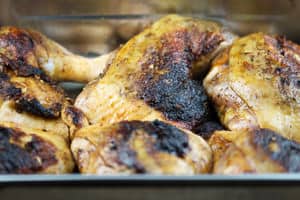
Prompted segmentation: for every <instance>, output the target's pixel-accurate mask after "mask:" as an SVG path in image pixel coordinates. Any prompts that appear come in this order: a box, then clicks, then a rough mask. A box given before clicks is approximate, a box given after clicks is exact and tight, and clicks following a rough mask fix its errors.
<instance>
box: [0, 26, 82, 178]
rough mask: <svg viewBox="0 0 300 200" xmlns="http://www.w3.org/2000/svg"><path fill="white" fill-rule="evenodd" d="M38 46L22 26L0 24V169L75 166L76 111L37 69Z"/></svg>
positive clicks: (61, 169) (59, 169) (64, 169)
mask: <svg viewBox="0 0 300 200" xmlns="http://www.w3.org/2000/svg"><path fill="white" fill-rule="evenodd" d="M38 48H40V47H39V44H37V43H36V42H34V41H33V40H32V39H31V38H30V37H29V36H28V35H27V33H26V32H24V31H23V30H20V29H16V28H0V126H1V131H0V137H1V138H2V139H1V140H2V141H1V147H0V154H1V156H0V159H1V163H0V173H66V172H72V170H73V167H74V163H73V159H72V155H71V152H70V149H69V144H70V143H69V142H70V138H69V134H70V131H72V130H74V129H75V128H78V127H79V126H80V124H74V123H73V121H74V120H73V118H72V116H76V115H75V114H76V113H79V111H77V109H76V108H74V107H72V106H71V105H70V102H69V100H68V99H67V98H66V97H65V94H64V92H63V90H62V89H60V88H59V87H58V86H57V85H56V83H55V82H54V81H53V80H52V79H51V77H50V76H48V75H47V73H45V72H44V71H43V69H41V68H39V65H38V63H37V60H39V59H40V57H36V55H34V53H33V52H34V51H33V50H34V49H38ZM77 116H80V114H79V115H77ZM81 122H83V120H81ZM69 125H70V127H69ZM47 149H48V150H49V151H47Z"/></svg>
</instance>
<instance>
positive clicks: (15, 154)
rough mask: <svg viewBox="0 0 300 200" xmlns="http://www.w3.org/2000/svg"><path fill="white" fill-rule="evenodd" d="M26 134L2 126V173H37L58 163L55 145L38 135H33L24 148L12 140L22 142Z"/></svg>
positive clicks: (0, 145)
mask: <svg viewBox="0 0 300 200" xmlns="http://www.w3.org/2000/svg"><path fill="white" fill-rule="evenodd" d="M24 136H25V133H23V132H20V131H17V130H14V129H10V128H5V127H0V174H6V173H36V172H39V171H41V170H43V169H45V168H47V167H48V166H51V165H54V164H56V163H57V160H56V158H55V147H54V146H53V145H52V144H50V143H47V142H45V141H43V139H42V138H40V137H38V136H35V135H32V140H31V141H30V142H28V143H27V144H25V146H24V148H22V147H21V146H18V145H17V144H14V143H12V142H11V141H14V142H16V143H18V142H21V138H22V137H24ZM37 157H39V160H40V161H38V159H37Z"/></svg>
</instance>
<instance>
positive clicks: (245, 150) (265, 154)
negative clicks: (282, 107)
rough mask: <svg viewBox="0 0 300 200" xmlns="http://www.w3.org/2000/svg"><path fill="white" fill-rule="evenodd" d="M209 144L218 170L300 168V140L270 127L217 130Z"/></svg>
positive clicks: (216, 170)
mask: <svg viewBox="0 0 300 200" xmlns="http://www.w3.org/2000/svg"><path fill="white" fill-rule="evenodd" d="M209 144H210V146H211V148H212V151H213V153H214V167H213V173H216V174H241V173H277V172H299V171H300V144H299V143H297V142H294V141H292V140H288V139H286V138H284V137H283V136H281V135H279V134H278V133H276V132H274V131H271V130H269V129H256V130H243V131H216V132H215V133H214V134H213V135H212V137H211V138H210V140H209Z"/></svg>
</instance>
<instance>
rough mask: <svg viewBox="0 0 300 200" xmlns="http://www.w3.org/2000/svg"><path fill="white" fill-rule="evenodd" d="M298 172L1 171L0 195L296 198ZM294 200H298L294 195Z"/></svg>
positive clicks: (28, 196)
mask: <svg viewBox="0 0 300 200" xmlns="http://www.w3.org/2000/svg"><path fill="white" fill-rule="evenodd" d="M299 186H300V174H265V175H250V174H248V175H238V176H220V175H197V176H153V175H130V176H94V175H77V174H74V175H1V176H0V196H1V199H21V198H22V199H32V200H35V199H41V198H43V199H44V200H48V199H71V198H72V199H73V200H77V199H78V200H82V199H86V200H87V199H100V198H101V199H102V198H103V199H124V198H125V199H132V200H135V199H136V200H140V199H164V200H169V199H172V200H177V199H178V200H179V199H180V200H181V199H198V200H199V199H232V200H234V199H239V200H240V199H241V198H243V199H254V198H255V199H265V198H266V197H272V199H273V200H277V199H278V200H279V199H289V198H296V197H297V196H299V195H300V190H299ZM296 199H297V198H296Z"/></svg>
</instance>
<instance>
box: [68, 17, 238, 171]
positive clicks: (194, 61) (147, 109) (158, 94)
mask: <svg viewBox="0 0 300 200" xmlns="http://www.w3.org/2000/svg"><path fill="white" fill-rule="evenodd" d="M233 39H234V35H233V34H231V33H229V32H227V31H225V30H224V29H223V28H222V27H220V26H219V25H218V24H216V23H213V22H207V21H201V20H197V19H191V18H184V17H180V16H176V15H170V16H167V17H164V18H162V19H160V20H159V21H157V22H155V23H154V24H153V25H152V26H150V27H149V28H147V29H146V30H144V31H143V32H142V33H140V34H138V35H137V36H135V37H134V38H132V39H131V40H130V41H129V42H127V43H126V44H125V45H124V46H122V47H121V48H120V49H119V50H118V52H116V54H115V57H114V58H113V59H112V60H111V62H110V65H109V66H108V69H107V71H106V73H105V74H104V76H101V77H100V78H99V79H97V80H95V81H93V82H91V83H89V84H88V85H87V86H86V87H85V88H84V90H83V92H82V93H81V94H80V95H79V96H78V97H77V99H76V101H75V104H74V105H75V107H77V108H79V109H81V110H82V111H83V113H84V115H85V116H86V117H87V120H88V121H89V123H90V124H92V125H91V126H87V127H83V128H81V129H80V130H79V131H78V132H76V134H75V138H74V140H73V141H72V152H73V155H74V157H75V160H76V162H77V164H78V166H79V170H80V171H81V172H83V173H97V174H102V173H104V174H106V173H127V174H128V173H129V174H130V173H154V174H196V173H204V172H208V171H209V169H210V166H211V159H210V157H211V152H210V149H209V147H208V146H207V145H206V143H205V141H204V140H203V139H202V138H201V137H199V136H196V135H193V134H192V133H190V132H189V131H187V130H188V129H189V130H193V129H195V128H196V127H197V128H199V126H200V125H201V124H202V123H204V122H205V121H207V119H209V116H210V109H209V105H208V98H207V96H206V94H205V91H204V88H203V86H202V81H201V76H203V75H204V74H205V72H206V71H207V70H208V66H209V63H210V61H211V60H212V58H214V56H215V55H216V54H217V53H218V52H219V51H220V50H222V49H223V48H225V47H227V46H228V45H230V44H231V43H232V41H233ZM135 120H138V121H135ZM153 120H159V121H154V122H153ZM165 123H167V124H165ZM171 124H172V125H175V126H176V127H179V128H180V129H177V128H175V127H173V126H172V125H171ZM181 134H182V136H181ZM183 138H185V139H183ZM192 138H193V139H192ZM183 140H184V141H186V142H184V144H182V142H183ZM111 142H112V143H114V144H112V143H111ZM188 144H190V147H188ZM111 145H112V146H111ZM114 145H115V146H114ZM178 145H179V146H178ZM163 146H164V147H163ZM176 149H180V150H179V151H177V150H176ZM180 152H181V153H180ZM183 152H186V153H183ZM111 155H113V156H111ZM127 157H128V158H127Z"/></svg>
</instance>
